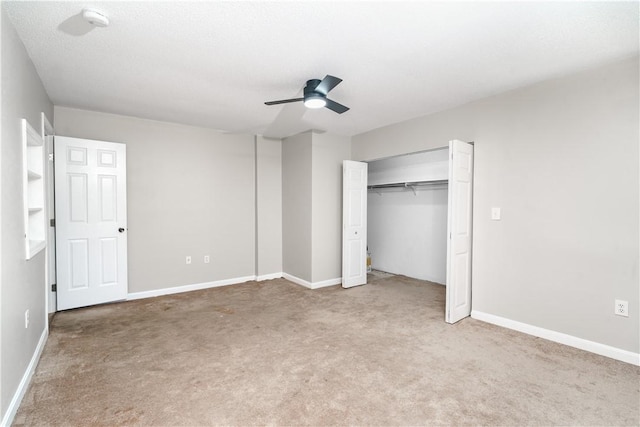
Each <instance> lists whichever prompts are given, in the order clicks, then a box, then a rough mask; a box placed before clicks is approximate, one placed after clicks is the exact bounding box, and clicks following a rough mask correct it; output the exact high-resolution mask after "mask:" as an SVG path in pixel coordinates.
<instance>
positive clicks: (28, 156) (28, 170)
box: [22, 119, 46, 259]
mask: <svg viewBox="0 0 640 427" xmlns="http://www.w3.org/2000/svg"><path fill="white" fill-rule="evenodd" d="M43 142H44V141H43V140H42V136H41V135H40V134H39V133H38V132H37V131H36V130H35V129H34V128H33V127H31V125H29V123H28V122H27V120H26V119H22V162H23V168H24V189H23V197H24V232H25V236H24V237H25V248H26V258H27V259H31V258H33V256H34V255H35V254H37V253H38V252H40V251H41V250H43V249H44V248H45V246H46V236H45V229H46V228H45V209H44V208H45V200H44V144H43Z"/></svg>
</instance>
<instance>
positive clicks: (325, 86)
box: [315, 74, 342, 95]
mask: <svg viewBox="0 0 640 427" xmlns="http://www.w3.org/2000/svg"><path fill="white" fill-rule="evenodd" d="M341 81H342V79H339V78H337V77H333V76H330V75H329V74H327V75H326V77H325V78H324V79H322V81H321V82H320V83H318V86H316V88H315V91H316V92H320V93H321V94H323V95H326V94H327V93H329V91H330V90H331V89H333V88H334V87H336V86H338V84H339V83H340V82H341Z"/></svg>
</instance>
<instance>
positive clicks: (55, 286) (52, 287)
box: [51, 283, 58, 292]
mask: <svg viewBox="0 0 640 427" xmlns="http://www.w3.org/2000/svg"><path fill="white" fill-rule="evenodd" d="M57 291H58V285H57V284H55V283H52V284H51V292H57Z"/></svg>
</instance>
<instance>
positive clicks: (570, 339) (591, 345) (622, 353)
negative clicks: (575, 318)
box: [471, 310, 640, 366]
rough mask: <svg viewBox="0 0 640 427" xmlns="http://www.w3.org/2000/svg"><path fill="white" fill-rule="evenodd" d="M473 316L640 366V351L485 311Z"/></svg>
mask: <svg viewBox="0 0 640 427" xmlns="http://www.w3.org/2000/svg"><path fill="white" fill-rule="evenodd" d="M471 317H473V318H474V319H478V320H482V321H483V322H487V323H492V324H494V325H498V326H502V327H504V328H508V329H513V330H514V331H518V332H523V333H525V334H529V335H533V336H536V337H539V338H544V339H546V340H549V341H553V342H557V343H560V344H564V345H568V346H570V347H575V348H579V349H580V350H585V351H589V352H591V353H595V354H599V355H601V356H606V357H610V358H612V359H616V360H620V361H622V362H626V363H631V364H632V365H636V366H640V353H633V352H631V351H628V350H622V349H620V348H617V347H612V346H609V345H606V344H600V343H597V342H594V341H589V340H585V339H583V338H578V337H574V336H573V335H567V334H563V333H561V332H556V331H552V330H549V329H544V328H540V327H538V326H533V325H529V324H527V323H521V322H517V321H515V320H511V319H507V318H504V317H500V316H494V315H493V314H488V313H483V312H481V311H476V310H473V311H472V312H471Z"/></svg>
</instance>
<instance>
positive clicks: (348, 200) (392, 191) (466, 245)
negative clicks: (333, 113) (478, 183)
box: [343, 141, 473, 323]
mask: <svg viewBox="0 0 640 427" xmlns="http://www.w3.org/2000/svg"><path fill="white" fill-rule="evenodd" d="M363 175H364V176H363ZM472 185H473V146H472V145H471V144H468V143H464V142H461V141H451V142H450V143H449V146H448V147H443V148H440V149H435V150H429V151H424V152H419V153H412V154H406V155H401V156H395V157H389V158H384V159H379V160H374V161H370V162H368V163H363V162H353V161H345V162H344V187H343V209H344V211H343V222H344V227H343V228H344V231H343V286H344V287H350V286H353V285H356V284H357V285H360V284H366V256H367V246H368V249H369V252H370V253H371V257H372V266H373V268H374V269H377V270H381V271H385V272H388V273H394V274H403V275H405V276H409V277H414V278H417V279H421V280H428V281H431V282H435V283H440V284H443V285H446V287H447V289H446V294H447V304H446V313H445V320H446V321H447V322H449V323H454V322H456V321H458V320H460V319H462V318H464V317H466V316H469V314H470V312H471V211H472ZM358 232H359V234H358ZM345 284H346V286H345Z"/></svg>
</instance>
